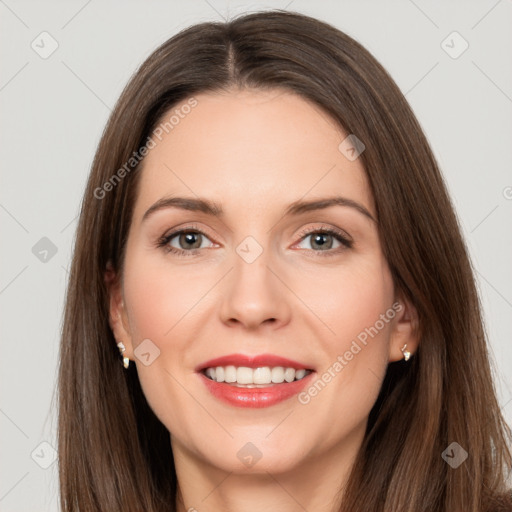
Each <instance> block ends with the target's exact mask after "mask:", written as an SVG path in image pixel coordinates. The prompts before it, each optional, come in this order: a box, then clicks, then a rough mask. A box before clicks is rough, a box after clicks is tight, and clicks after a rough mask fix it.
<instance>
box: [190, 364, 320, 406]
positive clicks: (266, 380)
mask: <svg viewBox="0 0 512 512" xmlns="http://www.w3.org/2000/svg"><path fill="white" fill-rule="evenodd" d="M196 372H197V373H198V374H199V375H200V377H201V380H202V381H203V383H204V384H205V385H206V387H207V389H208V390H209V391H210V393H211V394H212V395H213V396H214V397H216V398H217V399H220V400H221V401H223V402H224V403H228V404H230V405H234V406H237V407H268V406H271V405H275V404H277V403H279V402H282V401H283V400H286V399H288V398H291V397H292V396H294V395H296V394H297V393H299V392H300V391H301V389H303V388H304V386H305V385H306V384H307V382H310V381H311V379H312V375H313V374H314V373H315V370H314V369H313V368H309V367H308V366H307V365H305V364H303V363H300V362H297V361H293V360H291V359H285V358H282V357H279V356H274V355H269V354H264V355H260V356H245V355H241V354H232V355H230V356H225V357H222V358H217V359H214V360H211V361H207V362H206V363H203V364H202V365H200V366H199V367H198V368H196Z"/></svg>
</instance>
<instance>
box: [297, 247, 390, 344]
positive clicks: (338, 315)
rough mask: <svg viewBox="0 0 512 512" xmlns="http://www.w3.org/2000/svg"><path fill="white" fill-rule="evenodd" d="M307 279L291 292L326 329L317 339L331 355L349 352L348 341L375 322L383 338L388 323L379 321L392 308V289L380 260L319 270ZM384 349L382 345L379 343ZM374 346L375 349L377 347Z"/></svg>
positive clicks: (373, 256) (373, 259)
mask: <svg viewBox="0 0 512 512" xmlns="http://www.w3.org/2000/svg"><path fill="white" fill-rule="evenodd" d="M309 274H310V275H309V276H308V277H307V278H306V279H301V280H297V282H296V285H297V286H294V290H296V291H297V295H298V296H299V297H301V298H303V301H304V303H305V304H306V305H307V306H308V307H309V309H311V310H312V311H313V312H314V313H315V314H316V316H317V317H318V319H319V320H320V321H321V323H322V324H323V325H324V326H325V327H326V328H325V329H322V330H321V332H322V333H324V334H322V336H320V339H322V340H323V341H324V343H326V344H327V345H326V346H325V349H326V352H329V353H331V354H334V353H340V351H343V352H344V351H345V350H348V348H349V347H350V344H351V341H352V340H353V339H356V338H357V336H358V335H359V334H361V333H363V334H362V336H361V338H363V339H364V333H367V329H370V328H371V327H372V326H374V325H375V324H376V322H378V331H379V333H378V335H375V333H374V331H372V333H373V334H374V336H373V338H372V339H377V337H379V339H380V340H382V339H386V338H387V336H388V334H389V327H390V324H389V323H385V324H384V325H383V324H382V321H379V319H380V318H381V315H382V314H385V313H386V311H388V310H389V308H390V307H391V305H392V302H393V295H394V286H393V282H392V279H391V275H390V272H389V269H388V267H387V264H386V263H385V261H384V260H383V259H382V258H380V257H376V256H375V255H372V257H368V258H363V257H358V258H357V259H355V258H354V260H353V261H350V262H347V263H346V264H345V265H343V264H340V266H339V269H336V270H334V269H333V268H329V269H325V268H321V267H319V268H318V269H317V270H315V272H314V273H313V274H311V272H310V273H309ZM378 346H380V347H381V348H382V347H384V348H386V344H385V343H380V344H378ZM378 346H377V344H375V347H374V348H376V349H377V348H378Z"/></svg>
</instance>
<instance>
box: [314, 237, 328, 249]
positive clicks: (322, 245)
mask: <svg viewBox="0 0 512 512" xmlns="http://www.w3.org/2000/svg"><path fill="white" fill-rule="evenodd" d="M328 236H331V235H328V234H326V233H323V234H322V233H319V234H317V235H315V236H314V237H313V245H319V246H320V247H324V246H325V245H327V247H328V248H330V245H332V244H325V242H324V243H322V242H321V241H320V244H318V242H317V241H318V240H319V239H320V240H321V239H322V238H325V237H328Z"/></svg>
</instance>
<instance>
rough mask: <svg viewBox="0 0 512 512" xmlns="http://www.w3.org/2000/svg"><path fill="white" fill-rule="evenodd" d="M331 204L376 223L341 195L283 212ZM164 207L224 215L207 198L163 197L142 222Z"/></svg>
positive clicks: (296, 204)
mask: <svg viewBox="0 0 512 512" xmlns="http://www.w3.org/2000/svg"><path fill="white" fill-rule="evenodd" d="M331 206H346V207H349V208H353V209H354V210H356V211H358V212H359V213H361V214H362V215H364V216H365V217H367V218H369V219H370V220H372V221H373V222H375V223H377V221H376V220H375V219H374V217H373V215H372V214H371V213H370V212H369V211H368V210H367V209H366V208H365V207H364V206H363V205H361V204H359V203H358V202H357V201H354V200H352V199H348V198H346V197H342V196H335V197H328V198H324V199H316V200H311V201H302V200H299V201H295V202H293V203H291V204H290V205H289V206H288V208H287V209H286V211H285V212H284V216H288V215H300V214H302V213H306V212H310V211H316V210H323V209H325V208H329V207H331ZM166 208H178V209H181V210H189V211H194V212H202V213H205V214H207V215H211V216H213V217H218V218H222V217H223V215H224V211H223V209H222V206H221V205H220V204H218V203H215V202H214V201H210V200H208V199H200V198H193V197H163V198H162V199H159V200H158V201H157V202H156V203H154V204H153V205H152V206H150V207H149V208H148V210H147V211H146V213H144V215H143V217H142V222H144V221H145V220H147V219H148V218H149V217H150V216H151V215H152V214H153V213H155V212H156V211H158V210H162V209H166Z"/></svg>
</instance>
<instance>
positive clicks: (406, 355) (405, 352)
mask: <svg viewBox="0 0 512 512" xmlns="http://www.w3.org/2000/svg"><path fill="white" fill-rule="evenodd" d="M406 347H407V343H406V344H405V345H404V346H403V347H402V348H401V349H400V350H401V351H402V353H403V355H404V359H405V360H406V361H409V358H410V357H411V353H410V352H409V351H408V350H405V349H406Z"/></svg>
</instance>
